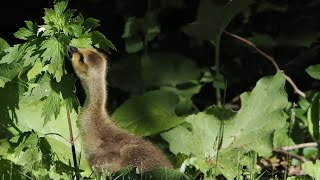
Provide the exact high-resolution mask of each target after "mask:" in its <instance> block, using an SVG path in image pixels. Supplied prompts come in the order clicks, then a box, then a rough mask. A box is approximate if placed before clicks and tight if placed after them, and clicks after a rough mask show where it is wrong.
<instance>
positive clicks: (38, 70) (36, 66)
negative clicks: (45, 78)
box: [27, 61, 44, 81]
mask: <svg viewBox="0 0 320 180" xmlns="http://www.w3.org/2000/svg"><path fill="white" fill-rule="evenodd" d="M43 71H44V68H43V67H42V63H41V62H39V61H38V62H36V63H35V64H34V65H33V67H32V68H31V69H30V70H29V71H28V73H27V78H28V80H29V81H30V80H31V79H33V78H35V77H36V76H37V75H38V74H40V73H41V72H43Z"/></svg>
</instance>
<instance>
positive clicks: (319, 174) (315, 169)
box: [302, 160, 320, 179]
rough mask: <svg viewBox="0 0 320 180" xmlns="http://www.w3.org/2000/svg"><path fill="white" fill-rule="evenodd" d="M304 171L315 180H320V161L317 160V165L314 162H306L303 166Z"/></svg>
mask: <svg viewBox="0 0 320 180" xmlns="http://www.w3.org/2000/svg"><path fill="white" fill-rule="evenodd" d="M302 169H303V171H304V172H305V173H306V174H307V175H309V176H311V177H312V178H314V179H319V178H320V171H319V169H320V161H319V160H317V161H316V162H315V163H312V162H310V161H309V162H305V163H303V164H302Z"/></svg>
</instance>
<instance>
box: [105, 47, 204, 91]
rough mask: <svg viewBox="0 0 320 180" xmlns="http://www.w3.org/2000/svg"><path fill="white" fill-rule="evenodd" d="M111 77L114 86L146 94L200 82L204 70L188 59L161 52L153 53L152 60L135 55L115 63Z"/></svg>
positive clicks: (149, 57)
mask: <svg viewBox="0 0 320 180" xmlns="http://www.w3.org/2000/svg"><path fill="white" fill-rule="evenodd" d="M164 72H165V73H164ZM110 74H111V85H112V86H115V87H119V88H121V89H122V90H125V91H128V92H143V91H144V90H145V89H147V88H151V87H160V86H172V87H175V86H177V85H179V84H185V83H189V82H190V81H191V80H197V79H198V78H200V69H199V68H198V67H197V66H196V64H195V63H194V62H193V61H192V60H191V59H189V58H187V57H185V56H182V55H180V54H175V53H166V52H162V53H160V52H159V53H149V54H148V57H145V56H142V57H141V56H138V55H133V56H129V57H128V58H124V59H121V60H120V61H117V62H114V64H113V65H112V67H111V72H110ZM128 77H131V78H128Z"/></svg>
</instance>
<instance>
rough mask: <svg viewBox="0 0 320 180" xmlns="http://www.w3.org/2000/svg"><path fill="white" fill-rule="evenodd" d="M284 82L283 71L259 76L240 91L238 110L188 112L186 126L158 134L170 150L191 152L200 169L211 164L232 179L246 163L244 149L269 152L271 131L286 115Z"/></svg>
mask: <svg viewBox="0 0 320 180" xmlns="http://www.w3.org/2000/svg"><path fill="white" fill-rule="evenodd" d="M284 83H285V77H284V73H283V72H279V73H277V74H276V75H275V76H273V77H265V78H262V79H261V80H259V81H258V82H257V84H256V87H255V88H254V89H253V91H252V92H250V93H248V92H247V93H243V94H241V104H242V105H241V109H240V110H239V111H238V112H234V111H231V110H229V109H226V108H222V107H217V106H216V107H212V108H210V109H208V110H207V111H206V112H200V113H198V114H194V115H190V116H188V117H187V118H186V122H188V123H190V125H191V127H190V128H188V126H178V127H176V128H174V129H172V130H170V131H168V132H165V133H162V137H163V138H164V139H165V140H166V141H168V143H169V146H170V150H171V151H172V152H173V153H175V154H177V153H179V152H182V153H185V154H187V155H191V156H193V157H194V158H195V161H194V164H193V165H194V166H196V167H199V168H200V170H201V171H202V172H204V173H205V172H206V171H208V169H209V168H213V167H215V168H217V169H218V170H219V171H220V172H221V173H222V174H223V175H224V176H225V177H227V178H230V179H232V178H234V177H236V176H237V172H238V169H237V168H238V167H239V165H241V166H244V165H246V166H248V159H247V158H248V157H247V154H248V153H251V152H257V153H258V155H260V156H269V155H271V153H272V150H273V144H272V138H273V133H274V131H275V130H278V129H281V128H283V127H284V126H285V124H286V119H287V116H286V115H285V113H284V112H283V110H282V109H284V108H285V107H286V105H287V102H288V101H287V95H286V92H285V91H284ZM219 132H221V133H219ZM219 139H221V140H219ZM252 157H254V156H252ZM217 158H218V162H217V163H218V166H216V165H215V163H216V159H217Z"/></svg>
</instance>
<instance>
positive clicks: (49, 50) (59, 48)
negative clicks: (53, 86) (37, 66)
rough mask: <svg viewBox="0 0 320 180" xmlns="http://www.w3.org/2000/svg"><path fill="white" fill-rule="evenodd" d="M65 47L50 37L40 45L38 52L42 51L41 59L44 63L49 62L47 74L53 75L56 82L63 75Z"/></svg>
mask: <svg viewBox="0 0 320 180" xmlns="http://www.w3.org/2000/svg"><path fill="white" fill-rule="evenodd" d="M64 49H65V47H64V46H63V44H62V42H60V41H58V39H56V38H55V37H51V38H49V39H47V40H45V41H44V42H43V43H42V44H41V48H40V50H44V52H43V53H42V55H41V57H43V60H44V62H47V61H49V62H50V65H49V70H48V71H49V72H50V73H51V74H54V76H55V78H56V80H57V82H60V80H61V77H62V74H63V69H62V65H63V52H64Z"/></svg>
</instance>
